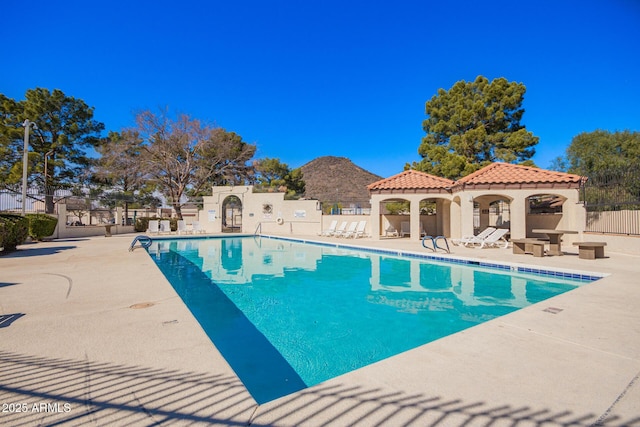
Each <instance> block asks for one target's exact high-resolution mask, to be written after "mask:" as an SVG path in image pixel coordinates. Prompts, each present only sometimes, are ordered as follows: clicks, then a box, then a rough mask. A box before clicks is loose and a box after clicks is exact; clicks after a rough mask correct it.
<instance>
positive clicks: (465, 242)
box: [451, 227, 496, 246]
mask: <svg viewBox="0 0 640 427" xmlns="http://www.w3.org/2000/svg"><path fill="white" fill-rule="evenodd" d="M494 231H496V228H495V227H487V228H485V229H484V230H482V231H481V232H480V233H478V234H477V235H475V236H463V237H462V238H461V239H451V243H453V244H454V245H456V246H457V245H462V246H472V245H475V244H480V243H482V241H483V240H484V239H486V238H487V237H488V236H489V235H490V234H491V233H493V232H494Z"/></svg>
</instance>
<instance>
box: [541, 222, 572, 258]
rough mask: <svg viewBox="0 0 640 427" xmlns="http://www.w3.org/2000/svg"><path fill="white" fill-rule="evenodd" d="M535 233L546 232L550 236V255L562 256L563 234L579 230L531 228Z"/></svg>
mask: <svg viewBox="0 0 640 427" xmlns="http://www.w3.org/2000/svg"><path fill="white" fill-rule="evenodd" d="M531 231H532V232H534V233H539V234H546V235H547V236H548V237H549V251H548V252H547V253H548V254H549V255H557V256H561V255H563V254H562V235H563V234H578V232H577V231H572V230H552V229H546V228H536V229H533V230H531Z"/></svg>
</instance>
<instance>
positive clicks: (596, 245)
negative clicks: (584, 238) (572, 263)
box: [573, 242, 607, 259]
mask: <svg viewBox="0 0 640 427" xmlns="http://www.w3.org/2000/svg"><path fill="white" fill-rule="evenodd" d="M573 246H577V247H578V258H582V259H596V258H604V247H605V246H607V243H606V242H573Z"/></svg>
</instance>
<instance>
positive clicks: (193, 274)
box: [148, 237, 595, 403]
mask: <svg viewBox="0 0 640 427" xmlns="http://www.w3.org/2000/svg"><path fill="white" fill-rule="evenodd" d="M148 251H149V253H150V254H151V255H152V258H153V259H154V260H155V262H156V263H157V265H158V267H159V268H160V270H161V271H162V272H163V274H164V275H165V276H166V277H167V279H168V280H169V282H170V283H171V284H172V285H173V287H174V288H175V290H176V291H177V293H178V294H179V295H180V297H181V298H182V299H183V301H184V302H185V304H186V305H187V306H188V307H189V309H190V310H191V312H192V313H193V315H194V316H195V317H196V319H197V320H198V322H199V323H200V324H201V325H202V328H203V329H204V330H205V332H206V333H207V334H208V336H209V337H210V339H211V340H212V341H213V343H214V344H215V346H216V347H217V348H218V350H219V351H220V352H221V353H222V355H223V356H224V357H225V359H226V360H227V362H228V363H229V365H230V366H231V367H232V368H233V369H234V371H235V372H236V374H237V375H238V377H239V378H240V379H241V380H242V382H243V383H244V384H245V386H246V387H247V389H248V390H249V392H250V393H251V394H252V396H253V397H254V398H255V400H256V401H257V402H258V403H264V402H267V401H270V400H273V399H276V398H278V397H281V396H284V395H286V394H289V393H291V392H294V391H298V390H301V389H303V388H306V387H308V386H311V385H315V384H318V383H320V382H322V381H324V380H327V379H330V378H333V377H336V376H338V375H341V374H344V373H347V372H349V371H352V370H354V369H358V368H361V367H363V366H366V365H368V364H371V363H374V362H377V361H379V360H382V359H385V358H387V357H390V356H393V355H396V354H399V353H401V352H403V351H406V350H410V349H412V348H415V347H418V346H420V345H423V344H426V343H429V342H431V341H434V340H437V339H439V338H442V337H445V336H447V335H450V334H453V333H456V332H459V331H461V330H464V329H466V328H469V327H472V326H474V325H477V324H480V323H482V322H485V321H487V320H491V319H493V318H496V317H498V316H502V315H504V314H507V313H510V312H512V311H515V310H518V309H519V308H522V307H525V306H527V305H530V304H533V303H536V302H539V301H542V300H545V299H547V298H550V297H552V296H554V295H558V294H560V293H563V292H566V291H569V290H571V289H574V288H575V287H577V286H579V285H580V284H581V283H585V281H589V280H593V279H595V278H593V277H583V278H580V277H579V275H574V276H575V277H574V278H566V277H553V276H542V275H537V274H531V273H521V272H514V271H509V270H508V269H499V268H487V267H482V266H477V265H468V264H454V263H447V262H439V261H432V260H428V259H425V258H424V257H401V256H398V255H394V254H391V253H376V252H373V251H361V250H354V249H349V248H340V247H335V246H326V245H316V244H308V243H302V242H296V241H291V240H283V239H275V238H261V237H233V238H208V239H203V238H201V239H175V240H154V242H153V244H152V246H151V247H150V248H148Z"/></svg>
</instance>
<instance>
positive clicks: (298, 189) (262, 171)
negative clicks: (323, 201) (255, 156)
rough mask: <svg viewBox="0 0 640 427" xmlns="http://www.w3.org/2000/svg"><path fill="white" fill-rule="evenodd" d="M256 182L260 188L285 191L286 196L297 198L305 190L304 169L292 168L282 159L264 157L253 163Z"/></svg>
mask: <svg viewBox="0 0 640 427" xmlns="http://www.w3.org/2000/svg"><path fill="white" fill-rule="evenodd" d="M253 168H254V171H255V177H254V179H255V182H256V185H257V187H258V188H259V189H262V190H266V191H284V192H286V195H285V198H287V199H295V198H298V197H300V195H302V194H304V192H305V182H304V178H303V174H302V169H300V168H297V169H290V168H289V166H288V165H287V164H286V163H281V162H280V159H271V158H268V157H267V158H264V159H260V160H257V161H256V162H254V165H253Z"/></svg>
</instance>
